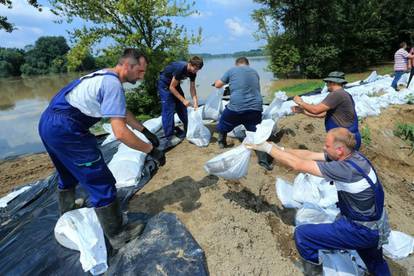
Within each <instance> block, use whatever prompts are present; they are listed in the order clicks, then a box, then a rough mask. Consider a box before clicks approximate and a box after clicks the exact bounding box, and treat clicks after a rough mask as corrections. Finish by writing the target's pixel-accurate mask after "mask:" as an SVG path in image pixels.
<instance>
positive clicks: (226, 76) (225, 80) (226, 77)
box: [220, 70, 230, 83]
mask: <svg viewBox="0 0 414 276" xmlns="http://www.w3.org/2000/svg"><path fill="white" fill-rule="evenodd" d="M220 80H221V81H222V82H223V83H229V81H230V70H228V71H227V72H226V73H224V75H223V76H222V77H221V79H220Z"/></svg>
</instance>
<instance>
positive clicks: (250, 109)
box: [214, 57, 272, 170]
mask: <svg viewBox="0 0 414 276" xmlns="http://www.w3.org/2000/svg"><path fill="white" fill-rule="evenodd" d="M225 84H229V88H230V102H229V103H228V104H227V106H226V108H225V109H224V111H223V114H222V115H221V117H220V121H219V123H218V125H217V131H218V133H219V139H218V144H219V147H220V148H225V147H226V146H227V142H226V137H227V133H228V132H230V131H232V130H233V129H234V128H235V127H237V126H238V125H244V127H245V128H246V130H248V131H256V125H258V124H260V123H261V121H262V103H263V102H262V95H261V94H260V79H259V74H258V73H257V72H256V70H254V69H253V68H251V67H250V66H249V60H248V59H247V58H245V57H240V58H238V59H237V60H236V66H235V67H233V68H231V69H230V70H228V71H227V72H226V73H224V75H223V76H222V77H221V79H220V80H216V81H215V83H214V86H215V87H216V88H221V87H223V86H224V85H225ZM258 158H259V165H261V166H262V167H264V168H265V169H267V170H272V166H271V164H270V163H269V161H268V157H267V156H266V154H263V153H259V154H258Z"/></svg>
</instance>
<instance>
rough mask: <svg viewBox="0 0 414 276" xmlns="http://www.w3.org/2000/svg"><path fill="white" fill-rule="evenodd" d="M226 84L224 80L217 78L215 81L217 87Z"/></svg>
mask: <svg viewBox="0 0 414 276" xmlns="http://www.w3.org/2000/svg"><path fill="white" fill-rule="evenodd" d="M224 85H225V83H224V82H222V81H221V80H216V81H215V82H214V86H215V87H216V88H222V87H223V86H224Z"/></svg>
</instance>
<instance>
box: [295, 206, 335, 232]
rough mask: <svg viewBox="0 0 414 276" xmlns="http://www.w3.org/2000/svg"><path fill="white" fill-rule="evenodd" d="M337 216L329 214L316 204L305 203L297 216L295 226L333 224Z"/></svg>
mask: <svg viewBox="0 0 414 276" xmlns="http://www.w3.org/2000/svg"><path fill="white" fill-rule="evenodd" d="M335 218H336V215H334V213H333V212H327V211H326V210H324V209H322V208H321V207H319V206H318V205H316V204H312V203H306V202H305V203H304V204H303V206H302V207H301V208H300V209H299V210H298V212H297V213H296V216H295V225H296V226H299V225H303V224H320V223H332V222H334V221H335Z"/></svg>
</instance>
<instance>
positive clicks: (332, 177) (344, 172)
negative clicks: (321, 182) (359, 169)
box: [316, 161, 352, 182]
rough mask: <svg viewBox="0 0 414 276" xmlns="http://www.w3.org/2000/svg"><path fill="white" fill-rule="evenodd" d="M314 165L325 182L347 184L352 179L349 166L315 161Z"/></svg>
mask: <svg viewBox="0 0 414 276" xmlns="http://www.w3.org/2000/svg"><path fill="white" fill-rule="evenodd" d="M316 164H317V165H318V167H319V170H320V171H321V173H322V176H323V178H325V179H326V180H327V181H341V182H349V181H350V178H351V177H352V173H350V171H351V170H350V168H349V166H348V165H347V164H346V163H344V162H339V161H330V162H327V161H317V162H316Z"/></svg>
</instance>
